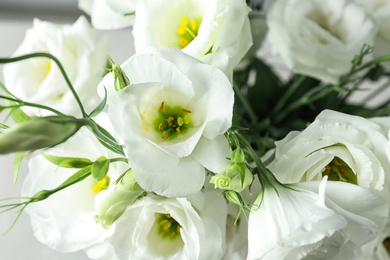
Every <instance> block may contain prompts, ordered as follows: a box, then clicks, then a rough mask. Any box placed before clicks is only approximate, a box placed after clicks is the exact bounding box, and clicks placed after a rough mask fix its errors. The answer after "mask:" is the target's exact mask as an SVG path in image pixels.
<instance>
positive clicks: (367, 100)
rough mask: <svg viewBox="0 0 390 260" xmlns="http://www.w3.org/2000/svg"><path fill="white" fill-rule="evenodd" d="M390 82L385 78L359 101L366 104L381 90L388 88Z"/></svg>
mask: <svg viewBox="0 0 390 260" xmlns="http://www.w3.org/2000/svg"><path fill="white" fill-rule="evenodd" d="M389 85H390V82H389V81H388V80H387V81H386V82H385V83H384V84H382V85H380V86H379V87H378V88H377V89H375V90H374V91H373V92H371V93H370V94H369V95H367V97H365V98H364V99H363V100H362V101H361V103H362V104H367V103H368V102H369V101H371V100H372V99H373V98H375V97H377V96H378V95H379V94H381V93H382V92H383V91H385V90H386V89H387V88H389Z"/></svg>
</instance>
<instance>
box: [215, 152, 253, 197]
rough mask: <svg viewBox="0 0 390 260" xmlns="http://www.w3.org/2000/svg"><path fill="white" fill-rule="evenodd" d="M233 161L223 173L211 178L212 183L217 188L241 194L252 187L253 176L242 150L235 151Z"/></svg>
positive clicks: (223, 169) (226, 166)
mask: <svg viewBox="0 0 390 260" xmlns="http://www.w3.org/2000/svg"><path fill="white" fill-rule="evenodd" d="M231 160H232V162H230V163H228V164H226V165H225V166H224V167H223V168H222V170H221V172H219V173H218V174H216V175H214V176H213V177H211V180H210V183H213V184H214V187H215V188H219V189H223V190H234V191H237V192H241V191H243V190H244V189H246V188H247V187H248V186H249V185H251V183H252V181H253V175H252V173H251V172H250V171H249V169H248V168H247V167H246V164H245V156H244V152H243V151H242V149H240V148H237V149H236V150H234V151H233V152H232V156H231Z"/></svg>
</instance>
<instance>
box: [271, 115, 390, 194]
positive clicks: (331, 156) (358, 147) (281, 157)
mask: <svg viewBox="0 0 390 260" xmlns="http://www.w3.org/2000/svg"><path fill="white" fill-rule="evenodd" d="M388 143H389V140H388V138H387V132H384V130H383V129H382V127H381V126H380V125H379V124H376V123H375V122H373V121H371V120H368V119H365V118H362V117H357V116H352V115H348V114H343V113H340V112H335V111H331V110H325V111H323V112H321V113H320V114H319V115H318V116H317V118H316V119H315V121H314V122H313V123H312V124H310V125H309V126H308V127H307V128H306V129H305V130H303V131H302V132H291V133H290V134H289V135H287V136H286V137H285V138H284V139H283V140H280V141H277V142H276V150H275V160H274V161H273V162H272V164H271V165H270V166H269V168H270V169H271V171H273V172H274V173H275V174H276V177H277V178H278V179H279V180H280V181H281V182H282V183H295V182H302V181H312V180H321V179H322V177H323V176H325V175H328V176H329V180H333V181H343V182H348V183H352V184H356V185H359V186H361V187H363V188H373V189H377V190H383V189H386V188H387V187H388V186H387V185H388V184H389V183H390V182H389V179H390V175H389V171H390V163H389V157H388V155H387V154H386V149H388V148H386V144H388ZM386 182H387V184H386Z"/></svg>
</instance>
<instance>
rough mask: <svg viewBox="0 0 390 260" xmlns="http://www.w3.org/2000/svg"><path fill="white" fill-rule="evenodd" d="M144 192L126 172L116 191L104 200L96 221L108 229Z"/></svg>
mask: <svg viewBox="0 0 390 260" xmlns="http://www.w3.org/2000/svg"><path fill="white" fill-rule="evenodd" d="M144 192H145V191H144V190H143V189H142V188H141V187H140V186H139V185H138V183H137V182H136V181H135V178H134V175H133V172H132V171H131V170H130V171H128V172H127V173H126V174H125V176H123V178H122V179H121V181H120V182H119V184H118V186H117V187H116V189H115V190H114V191H112V192H110V193H108V195H107V196H106V197H105V198H104V200H103V203H102V205H100V209H99V213H98V215H97V216H96V217H95V219H96V221H97V222H98V223H100V224H102V225H103V227H104V228H107V229H108V228H109V227H110V226H111V225H112V224H113V223H114V222H115V221H116V220H117V219H118V218H119V217H120V216H121V215H122V214H123V212H125V210H126V208H127V207H128V206H130V205H132V204H133V203H134V202H135V201H136V200H137V199H138V198H139V197H140V196H142V195H143V193H144Z"/></svg>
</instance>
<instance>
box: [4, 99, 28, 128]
mask: <svg viewBox="0 0 390 260" xmlns="http://www.w3.org/2000/svg"><path fill="white" fill-rule="evenodd" d="M4 102H5V105H6V106H14V107H13V108H10V110H9V115H10V116H11V117H12V119H13V120H14V121H15V123H23V122H26V121H29V120H31V117H29V116H28V115H27V114H26V113H24V112H23V110H21V109H20V107H18V106H15V104H16V103H15V102H12V101H10V100H5V101H4Z"/></svg>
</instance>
